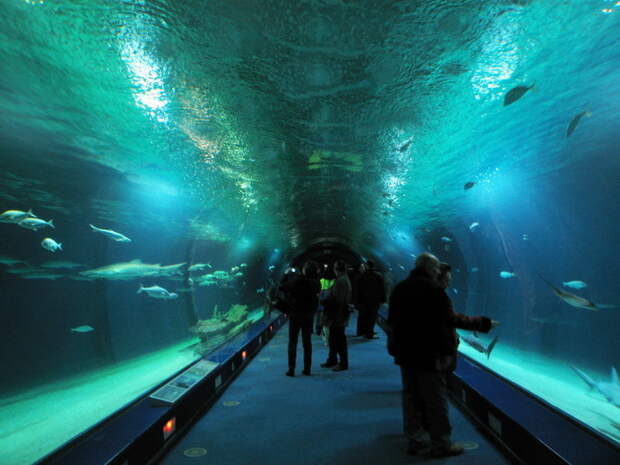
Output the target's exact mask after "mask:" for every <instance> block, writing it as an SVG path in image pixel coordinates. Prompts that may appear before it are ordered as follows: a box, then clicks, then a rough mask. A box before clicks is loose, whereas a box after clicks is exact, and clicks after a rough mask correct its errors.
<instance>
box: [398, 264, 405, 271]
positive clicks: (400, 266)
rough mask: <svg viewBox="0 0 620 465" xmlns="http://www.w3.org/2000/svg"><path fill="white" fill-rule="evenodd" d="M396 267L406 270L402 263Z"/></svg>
mask: <svg viewBox="0 0 620 465" xmlns="http://www.w3.org/2000/svg"><path fill="white" fill-rule="evenodd" d="M398 268H400V269H401V270H403V271H405V270H406V268H405V266H404V265H398Z"/></svg>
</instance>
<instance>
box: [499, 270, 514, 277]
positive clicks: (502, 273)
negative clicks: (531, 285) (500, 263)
mask: <svg viewBox="0 0 620 465" xmlns="http://www.w3.org/2000/svg"><path fill="white" fill-rule="evenodd" d="M515 276H517V275H516V274H514V273H513V272H511V271H500V272H499V277H500V278H503V279H508V278H514V277H515Z"/></svg>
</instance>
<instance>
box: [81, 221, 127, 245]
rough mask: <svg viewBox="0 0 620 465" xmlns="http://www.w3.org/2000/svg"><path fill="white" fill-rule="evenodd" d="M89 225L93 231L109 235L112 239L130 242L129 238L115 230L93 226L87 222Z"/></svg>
mask: <svg viewBox="0 0 620 465" xmlns="http://www.w3.org/2000/svg"><path fill="white" fill-rule="evenodd" d="M89 226H90V227H91V229H92V230H93V231H94V232H98V233H101V234H103V235H104V236H107V237H109V238H110V239H112V240H113V241H116V242H131V239H129V238H128V237H127V236H125V235H123V234H121V233H118V232H116V231H112V230H111V229H103V228H98V227H97V226H93V225H92V224H89Z"/></svg>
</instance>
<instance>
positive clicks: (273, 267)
mask: <svg viewBox="0 0 620 465" xmlns="http://www.w3.org/2000/svg"><path fill="white" fill-rule="evenodd" d="M275 268H276V266H275V265H269V266H268V267H267V269H268V270H269V271H273V270H274V269H275Z"/></svg>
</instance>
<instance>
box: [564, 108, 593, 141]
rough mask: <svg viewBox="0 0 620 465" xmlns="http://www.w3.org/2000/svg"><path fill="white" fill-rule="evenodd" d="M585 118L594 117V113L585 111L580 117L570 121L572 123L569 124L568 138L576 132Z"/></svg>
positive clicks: (574, 117)
mask: <svg viewBox="0 0 620 465" xmlns="http://www.w3.org/2000/svg"><path fill="white" fill-rule="evenodd" d="M584 116H587V117H590V116H592V113H590V112H589V111H588V110H584V111H582V112H581V113H579V114H578V115H575V116H573V119H572V120H570V123H568V128H566V137H569V136H570V135H571V134H572V133H573V132H575V129H577V125H578V124H579V121H581V118H583V117H584Z"/></svg>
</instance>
